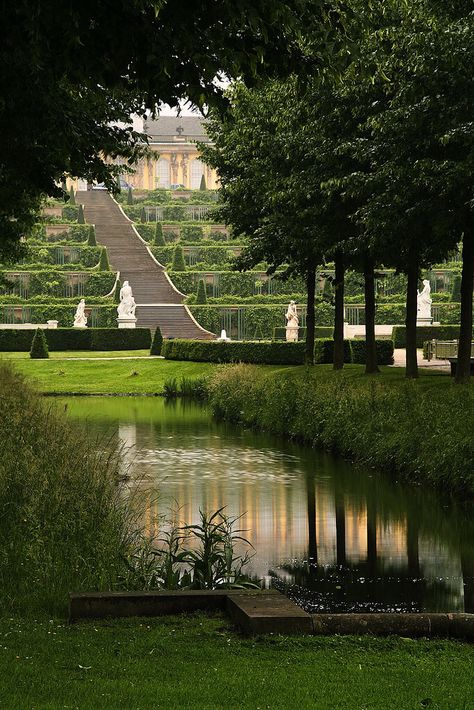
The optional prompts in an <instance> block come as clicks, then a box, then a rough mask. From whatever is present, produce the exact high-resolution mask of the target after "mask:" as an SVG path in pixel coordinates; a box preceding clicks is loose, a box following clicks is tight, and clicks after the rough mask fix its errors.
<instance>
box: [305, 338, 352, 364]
mask: <svg viewBox="0 0 474 710" xmlns="http://www.w3.org/2000/svg"><path fill="white" fill-rule="evenodd" d="M351 359H352V355H351V341H350V340H344V362H351ZM333 361H334V340H333V339H332V338H328V339H326V338H317V339H315V341H314V364H315V365H323V364H330V363H332V362H333Z"/></svg>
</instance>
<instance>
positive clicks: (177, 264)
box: [171, 246, 186, 271]
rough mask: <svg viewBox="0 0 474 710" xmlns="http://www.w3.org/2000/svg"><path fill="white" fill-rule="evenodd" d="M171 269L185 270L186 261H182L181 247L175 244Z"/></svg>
mask: <svg viewBox="0 0 474 710" xmlns="http://www.w3.org/2000/svg"><path fill="white" fill-rule="evenodd" d="M171 269H172V271H186V262H185V261H184V253H183V248H182V247H180V246H177V247H175V249H174V252H173V261H172V263H171Z"/></svg>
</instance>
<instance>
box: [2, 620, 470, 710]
mask: <svg viewBox="0 0 474 710" xmlns="http://www.w3.org/2000/svg"><path fill="white" fill-rule="evenodd" d="M0 638H1V645H0V676H1V678H2V682H1V685H0V707H2V708H9V709H12V710H13V708H14V709H15V710H23V709H25V710H26V709H28V710H31V709H32V708H34V709H37V710H39V709H40V708H41V710H53V709H56V708H79V709H80V710H88V709H89V708H91V709H94V710H96V709H97V710H119V709H121V708H123V709H126V710H147V709H150V710H155V709H156V708H164V709H165V710H174V709H175V708H176V709H177V710H186V709H188V708H189V709H190V710H191V709H192V710H196V709H203V710H204V709H205V710H218V709H220V708H222V709H223V710H224V709H225V710H228V709H234V708H249V709H250V708H252V709H253V710H257V709H259V708H261V709H262V710H263V709H264V708H271V709H272V710H273V708H285V709H290V708H311V709H312V710H313V709H315V710H326V709H328V710H329V709H330V710H346V709H347V710H358V709H360V710H362V709H364V710H369V709H370V710H392V709H393V710H405V709H406V710H408V709H412V708H413V709H414V708H420V709H421V708H430V709H432V710H435V709H436V710H438V709H440V708H443V710H444V709H446V710H472V708H474V699H473V698H474V693H473V684H472V674H471V670H472V663H473V662H474V647H473V646H469V645H466V644H462V643H458V642H451V641H425V640H423V641H420V640H419V641H413V640H410V639H396V638H389V639H377V638H368V637H364V638H355V637H334V638H322V637H310V636H308V637H294V638H286V637H280V636H275V637H262V638H259V639H245V638H242V637H240V636H239V635H237V634H235V633H234V632H233V631H232V629H231V628H230V626H229V625H228V622H227V621H226V620H225V619H223V618H222V617H213V618H208V617H206V616H203V615H196V616H191V617H180V618H177V617H165V618H161V619H145V620H144V619H127V620H120V621H113V622H112V621H111V622H100V623H99V622H97V623H85V624H78V625H73V626H68V625H65V623H64V622H62V621H57V620H44V621H26V620H18V619H15V620H8V619H3V620H0Z"/></svg>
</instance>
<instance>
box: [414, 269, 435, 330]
mask: <svg viewBox="0 0 474 710" xmlns="http://www.w3.org/2000/svg"><path fill="white" fill-rule="evenodd" d="M430 293H431V286H430V282H429V281H428V279H425V280H424V281H423V290H422V291H418V296H417V314H416V317H417V320H419V321H425V320H430V321H431V304H432V300H431V298H430Z"/></svg>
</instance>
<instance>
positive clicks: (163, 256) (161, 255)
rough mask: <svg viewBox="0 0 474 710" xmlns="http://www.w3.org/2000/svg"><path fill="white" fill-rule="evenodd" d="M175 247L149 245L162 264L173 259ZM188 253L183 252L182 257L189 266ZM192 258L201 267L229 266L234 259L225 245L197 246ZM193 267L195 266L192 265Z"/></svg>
mask: <svg viewBox="0 0 474 710" xmlns="http://www.w3.org/2000/svg"><path fill="white" fill-rule="evenodd" d="M175 248H176V247H174V246H167V247H154V246H152V247H151V251H152V252H153V254H154V256H155V257H156V259H158V261H159V262H160V263H161V264H163V266H169V265H170V264H171V263H172V261H173V254H174V250H175ZM190 256H191V255H190V254H185V255H184V259H185V261H186V264H187V265H188V266H189V263H190ZM192 256H193V259H194V261H195V262H197V263H199V264H202V265H203V267H205V268H209V267H211V266H219V267H221V266H227V267H228V266H229V264H230V263H231V262H232V261H233V260H234V259H235V253H234V251H233V250H231V249H229V248H228V247H226V246H202V247H201V246H199V247H196V248H195V249H193V254H192ZM194 268H195V267H194Z"/></svg>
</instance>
